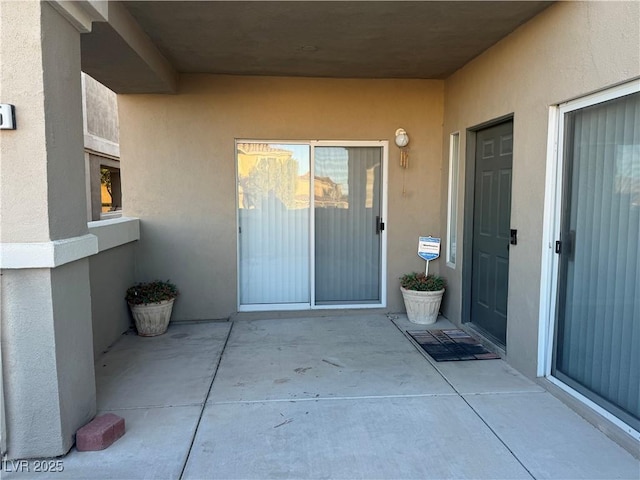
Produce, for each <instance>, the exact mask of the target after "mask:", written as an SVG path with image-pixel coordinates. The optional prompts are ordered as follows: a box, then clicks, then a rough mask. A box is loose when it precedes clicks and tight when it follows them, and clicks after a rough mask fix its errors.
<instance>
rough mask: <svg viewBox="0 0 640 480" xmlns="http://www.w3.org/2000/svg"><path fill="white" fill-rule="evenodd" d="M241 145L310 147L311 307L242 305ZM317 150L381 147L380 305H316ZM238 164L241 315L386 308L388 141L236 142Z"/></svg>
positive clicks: (237, 211)
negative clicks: (239, 158) (239, 157)
mask: <svg viewBox="0 0 640 480" xmlns="http://www.w3.org/2000/svg"><path fill="white" fill-rule="evenodd" d="M239 143H274V144H280V145H287V144H289V145H309V148H310V152H309V163H310V165H309V177H310V181H309V202H310V204H309V205H310V206H309V288H310V298H309V303H308V304H307V303H288V304H251V305H242V304H241V303H240V284H241V278H240V236H239V235H238V229H239V226H240V215H239V210H238V207H239V205H238V158H237V151H238V144H239ZM315 147H379V148H381V149H382V156H381V162H382V165H381V169H380V172H381V174H382V181H381V186H380V188H381V190H382V191H381V195H382V198H381V202H380V211H381V217H382V221H383V222H384V225H385V228H384V229H383V230H382V231H381V232H380V302H378V303H361V304H331V305H316V304H315V209H314V208H313V207H314V199H313V192H314V173H315V163H314V160H315V159H314V155H315ZM234 164H235V179H234V182H235V183H236V186H235V205H236V207H235V208H236V212H235V215H236V230H235V231H236V272H237V275H236V277H237V282H236V305H237V310H238V312H264V311H278V310H346V309H371V308H385V307H386V306H387V231H388V229H389V220H388V213H387V212H388V211H387V199H388V185H389V175H388V169H389V142H388V141H387V140H343V141H340V140H278V139H276V140H272V139H245V138H236V139H235V150H234Z"/></svg>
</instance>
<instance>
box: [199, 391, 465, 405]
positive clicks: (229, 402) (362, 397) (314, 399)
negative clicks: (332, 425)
mask: <svg viewBox="0 0 640 480" xmlns="http://www.w3.org/2000/svg"><path fill="white" fill-rule="evenodd" d="M459 396H461V395H460V394H458V393H424V394H406V395H355V396H351V397H344V396H343V397H308V398H276V399H273V398H272V399H264V400H220V401H211V402H207V404H208V405H236V404H253V403H294V402H318V401H331V400H343V401H344V400H347V401H348V400H376V399H381V400H382V399H389V398H392V399H393V398H397V399H402V398H430V397H459Z"/></svg>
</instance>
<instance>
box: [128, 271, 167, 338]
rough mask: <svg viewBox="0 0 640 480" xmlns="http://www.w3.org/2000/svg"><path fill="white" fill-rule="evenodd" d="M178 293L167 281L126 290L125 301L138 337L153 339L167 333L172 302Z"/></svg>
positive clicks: (142, 284) (141, 284) (140, 285)
mask: <svg viewBox="0 0 640 480" xmlns="http://www.w3.org/2000/svg"><path fill="white" fill-rule="evenodd" d="M178 294H179V292H178V289H177V288H176V286H175V285H174V284H173V283H169V281H166V282H162V281H159V280H156V281H154V282H149V283H138V284H136V285H134V286H133V287H130V288H128V289H127V295H126V297H125V298H126V300H127V303H128V304H129V308H130V309H131V314H132V315H133V319H134V320H135V322H136V329H137V330H138V335H141V336H143V337H154V336H156V335H162V334H163V333H164V332H166V331H167V328H168V326H169V320H170V319H171V310H172V309H173V302H174V301H175V299H176V297H177V296H178Z"/></svg>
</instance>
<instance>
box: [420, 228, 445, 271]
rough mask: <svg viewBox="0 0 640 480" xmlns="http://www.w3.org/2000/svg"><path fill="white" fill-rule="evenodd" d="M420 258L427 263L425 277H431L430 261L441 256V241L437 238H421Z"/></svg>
mask: <svg viewBox="0 0 640 480" xmlns="http://www.w3.org/2000/svg"><path fill="white" fill-rule="evenodd" d="M418 256H419V257H420V258H422V259H423V260H424V261H426V262H427V266H426V267H425V275H429V261H430V260H435V259H436V258H438V257H439V256H440V239H439V238H435V237H431V236H429V237H419V239H418Z"/></svg>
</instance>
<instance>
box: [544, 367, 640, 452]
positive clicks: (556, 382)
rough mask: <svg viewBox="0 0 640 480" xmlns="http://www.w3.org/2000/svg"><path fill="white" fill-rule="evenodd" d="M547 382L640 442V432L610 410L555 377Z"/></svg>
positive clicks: (551, 377)
mask: <svg viewBox="0 0 640 480" xmlns="http://www.w3.org/2000/svg"><path fill="white" fill-rule="evenodd" d="M547 380H549V381H550V382H551V383H553V384H554V385H555V386H557V387H558V388H560V389H561V390H562V391H564V392H566V393H568V394H569V395H571V396H572V397H574V398H575V399H577V400H579V401H580V402H582V403H584V404H585V405H586V406H587V407H589V408H590V409H592V410H593V411H595V412H596V413H598V414H599V415H601V416H603V417H604V418H606V419H607V420H609V421H610V422H611V423H613V424H614V425H615V426H616V427H618V428H620V429H621V430H623V431H624V432H625V433H627V434H629V435H630V436H631V437H633V438H634V439H636V440H638V441H640V432H638V431H637V430H636V429H634V428H632V427H631V426H630V425H627V424H626V423H625V422H623V421H622V420H620V419H619V418H618V417H616V416H615V415H614V414H612V413H611V412H609V411H608V410H605V409H604V408H602V407H601V406H600V405H598V404H597V403H595V402H593V401H592V400H589V399H588V398H587V397H585V396H584V395H582V394H581V393H580V392H578V391H577V390H574V389H573V388H571V387H570V386H568V385H567V384H566V383H563V382H562V381H561V380H559V379H557V378H556V377H554V376H551V375H549V376H548V377H547Z"/></svg>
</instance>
